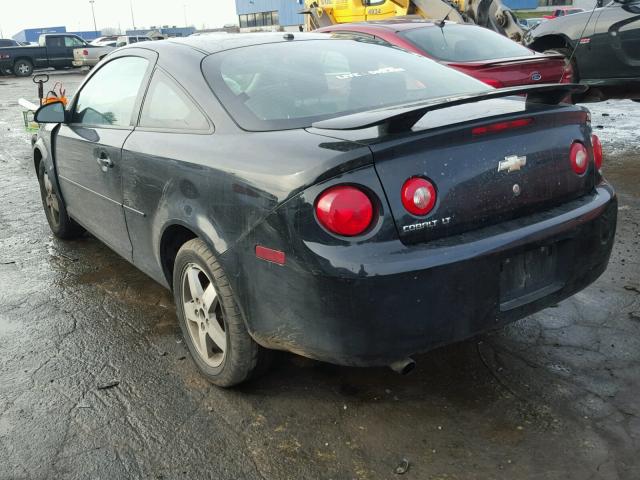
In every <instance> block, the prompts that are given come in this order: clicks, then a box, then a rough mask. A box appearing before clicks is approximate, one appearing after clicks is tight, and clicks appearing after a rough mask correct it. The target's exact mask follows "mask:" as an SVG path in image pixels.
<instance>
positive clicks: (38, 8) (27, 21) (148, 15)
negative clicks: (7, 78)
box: [0, 0, 238, 38]
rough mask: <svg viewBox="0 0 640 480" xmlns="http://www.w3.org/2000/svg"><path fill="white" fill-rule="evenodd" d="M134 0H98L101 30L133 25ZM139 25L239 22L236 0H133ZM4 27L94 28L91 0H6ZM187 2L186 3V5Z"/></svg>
mask: <svg viewBox="0 0 640 480" xmlns="http://www.w3.org/2000/svg"><path fill="white" fill-rule="evenodd" d="M129 1H130V0H95V4H94V7H95V12H96V23H97V25H98V30H101V29H102V28H105V27H115V28H118V25H120V27H121V28H122V29H123V30H125V29H129V28H131V27H132V22H131V10H130V9H129ZM131 2H132V4H133V15H134V18H135V21H136V27H138V28H141V27H145V28H146V27H150V26H152V25H155V26H161V25H177V26H179V27H182V26H184V23H185V22H184V19H185V10H186V16H187V23H188V24H189V25H194V26H195V27H197V28H202V27H203V26H205V27H207V28H213V27H220V26H222V25H224V24H226V23H238V17H237V16H236V7H235V1H234V0H131ZM1 3H2V13H1V14H0V30H2V32H1V33H2V35H1V36H2V37H3V38H10V37H12V36H13V35H15V34H16V33H18V32H19V31H21V30H24V29H26V28H40V27H57V26H62V25H64V26H66V27H67V30H68V31H84V30H93V18H92V16H91V5H90V4H89V0H53V1H52V0H48V1H47V0H2V2H1ZM185 6H186V7H185Z"/></svg>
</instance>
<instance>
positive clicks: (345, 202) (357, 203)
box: [316, 185, 373, 237]
mask: <svg viewBox="0 0 640 480" xmlns="http://www.w3.org/2000/svg"><path fill="white" fill-rule="evenodd" d="M316 216H317V217H318V221H319V222H320V223H321V224H322V226H324V227H325V228H326V229H327V230H329V231H330V232H333V233H336V234H338V235H343V236H345V237H353V236H355V235H360V234H361V233H363V232H364V231H365V230H367V228H369V226H370V225H371V220H372V219H373V204H372V203H371V200H370V199H369V197H368V196H367V195H366V194H365V193H364V192H363V191H362V190H360V189H358V188H356V187H352V186H349V185H339V186H336V187H331V188H329V189H328V190H325V191H324V192H322V194H320V196H319V197H318V200H317V201H316Z"/></svg>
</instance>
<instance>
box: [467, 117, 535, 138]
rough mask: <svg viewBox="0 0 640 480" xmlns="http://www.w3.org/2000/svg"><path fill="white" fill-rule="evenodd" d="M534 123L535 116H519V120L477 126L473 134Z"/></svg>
mask: <svg viewBox="0 0 640 480" xmlns="http://www.w3.org/2000/svg"><path fill="white" fill-rule="evenodd" d="M532 123H533V118H518V119H517V120H511V121H508V122H500V123H492V124H491V125H484V126H482V127H476V128H474V129H473V130H471V134H472V135H486V134H487V133H497V132H503V131H505V130H510V129H512V128H522V127H526V126H527V125H531V124H532Z"/></svg>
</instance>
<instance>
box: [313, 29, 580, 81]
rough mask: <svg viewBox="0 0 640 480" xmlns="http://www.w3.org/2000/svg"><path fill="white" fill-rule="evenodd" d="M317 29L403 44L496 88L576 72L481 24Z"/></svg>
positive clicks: (559, 78) (566, 77) (555, 58)
mask: <svg viewBox="0 0 640 480" xmlns="http://www.w3.org/2000/svg"><path fill="white" fill-rule="evenodd" d="M317 31H318V32H328V33H331V34H332V35H334V36H336V37H340V38H353V39H354V40H359V41H368V42H376V43H383V44H385V45H389V46H396V47H400V48H403V49H405V50H409V51H411V52H414V53H417V54H419V55H423V56H425V57H429V58H431V59H433V60H436V61H437V62H440V63H442V64H444V65H447V66H449V67H452V68H455V69H456V70H459V71H461V72H463V73H466V74H467V75H471V76H472V77H475V78H477V79H478V80H482V81H483V82H485V83H487V84H489V85H491V86H492V87H497V88H501V87H511V86H515V85H529V84H537V83H558V82H563V83H570V82H571V78H572V77H573V75H572V71H571V65H570V64H567V62H566V60H565V58H564V57H563V56H562V55H560V54H558V55H549V54H541V53H537V52H534V51H533V50H529V49H528V48H526V47H523V46H522V45H520V44H519V43H516V42H514V41H512V40H509V39H508V38H506V37H504V36H502V35H500V34H498V33H495V32H492V31H491V30H488V29H486V28H483V27H478V26H476V25H466V24H456V23H451V22H444V23H441V22H433V21H424V20H420V21H409V20H406V19H403V20H402V21H400V20H383V21H379V22H367V23H343V24H338V25H331V26H330V27H325V28H321V29H319V30H317Z"/></svg>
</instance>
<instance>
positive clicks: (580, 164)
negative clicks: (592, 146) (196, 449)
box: [569, 142, 589, 175]
mask: <svg viewBox="0 0 640 480" xmlns="http://www.w3.org/2000/svg"><path fill="white" fill-rule="evenodd" d="M569 160H570V162H571V168H572V169H573V171H574V172H576V173H577V174H578V175H582V174H583V173H584V172H586V171H587V167H588V166H589V153H588V152H587V147H585V146H584V145H583V144H581V143H580V142H573V145H571V149H570V150H569Z"/></svg>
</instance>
